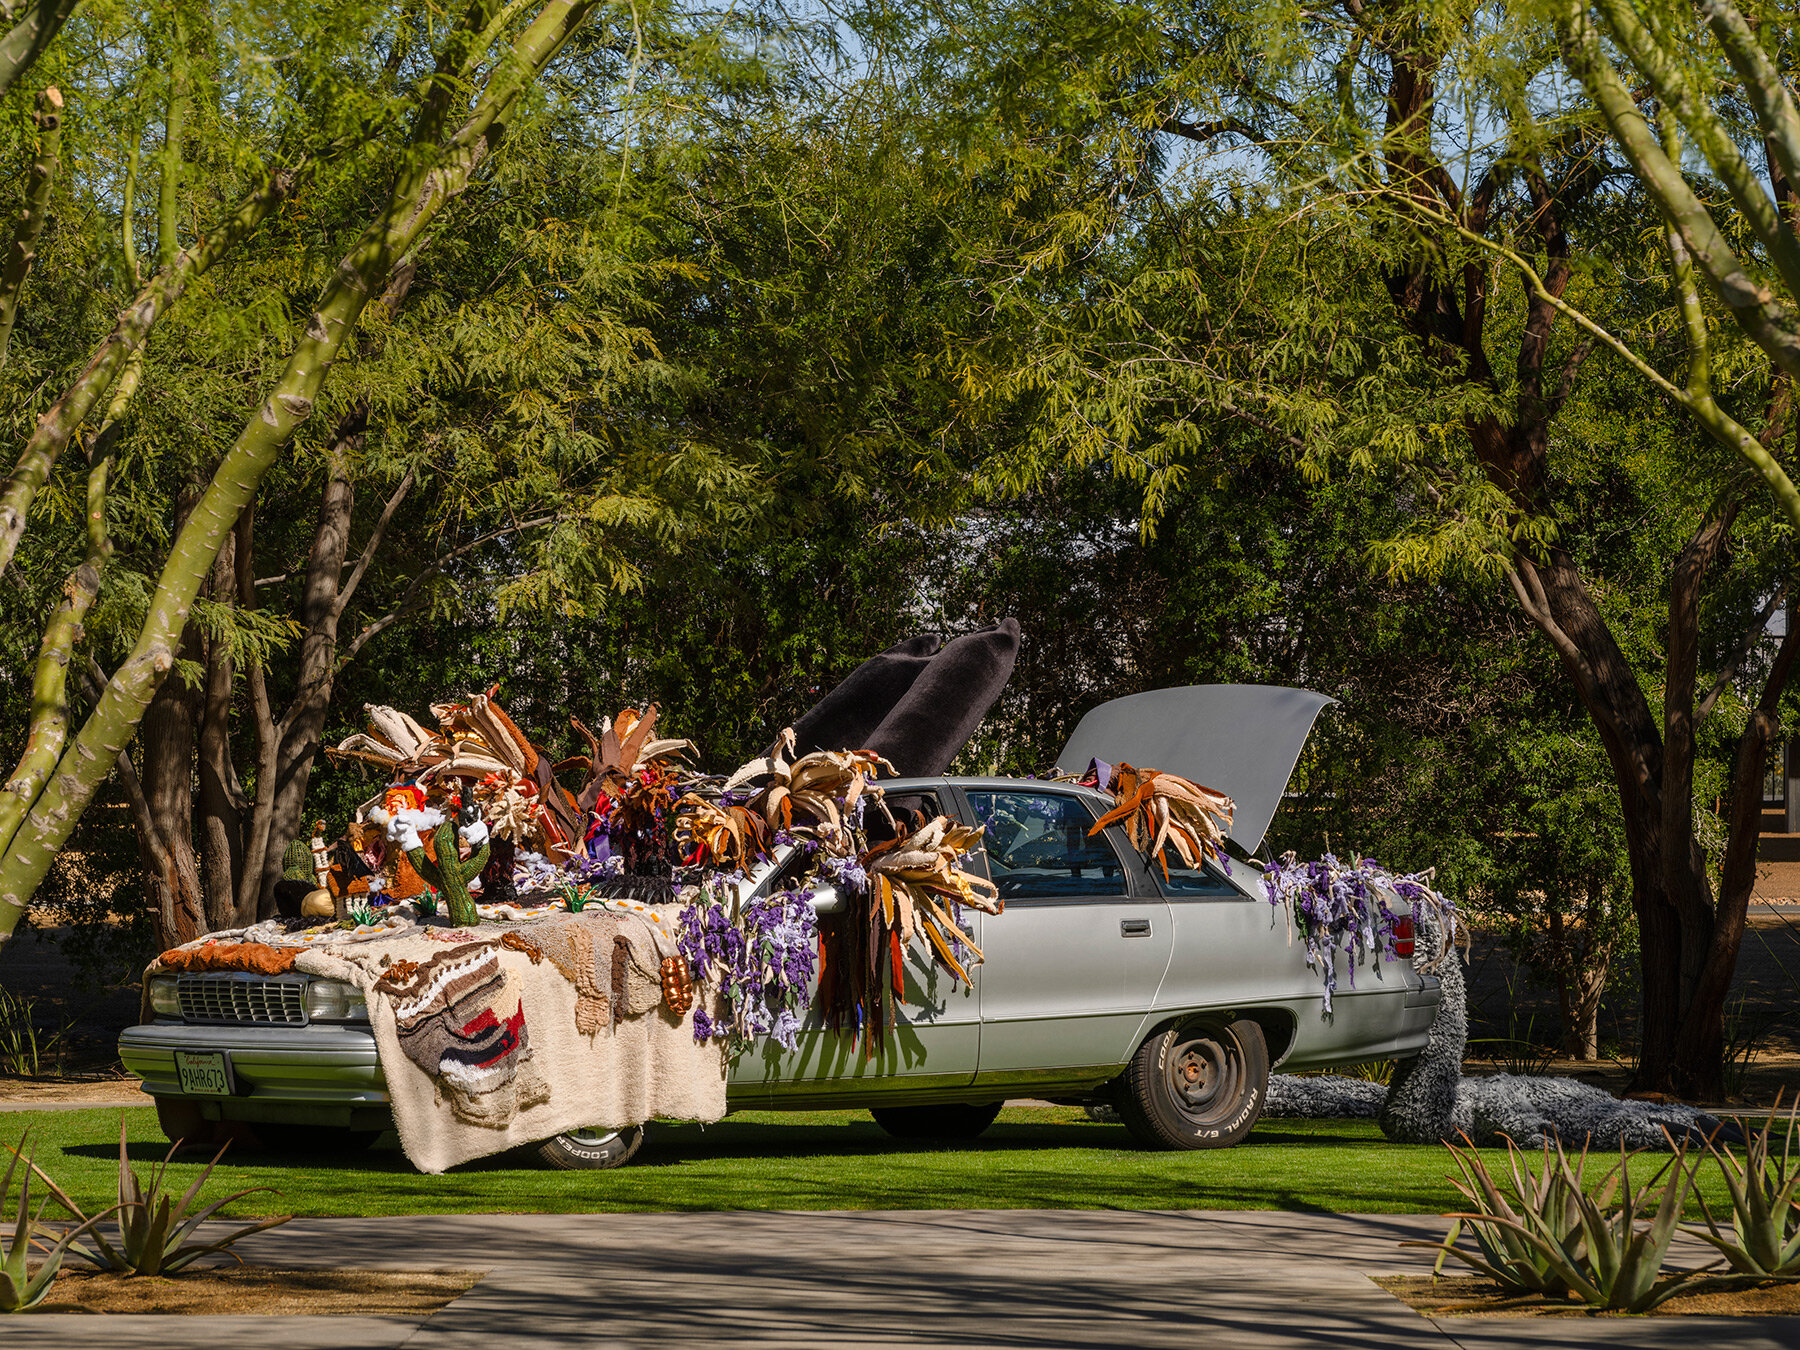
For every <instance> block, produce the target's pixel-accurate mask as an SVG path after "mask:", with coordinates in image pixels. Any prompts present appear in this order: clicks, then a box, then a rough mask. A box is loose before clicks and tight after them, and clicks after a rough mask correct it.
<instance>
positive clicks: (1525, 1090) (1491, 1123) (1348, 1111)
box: [1263, 1073, 1736, 1149]
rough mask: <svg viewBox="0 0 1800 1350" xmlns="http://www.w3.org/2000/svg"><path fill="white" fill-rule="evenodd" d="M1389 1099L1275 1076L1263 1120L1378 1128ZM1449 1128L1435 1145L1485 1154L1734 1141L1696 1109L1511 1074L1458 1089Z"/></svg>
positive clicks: (1333, 1082)
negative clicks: (1459, 1143) (1469, 1146)
mask: <svg viewBox="0 0 1800 1350" xmlns="http://www.w3.org/2000/svg"><path fill="white" fill-rule="evenodd" d="M1387 1095H1388V1090H1387V1088H1385V1087H1383V1086H1382V1085H1381V1084H1380V1083H1369V1082H1365V1081H1363V1080H1362V1079H1360V1078H1338V1077H1332V1076H1325V1077H1319V1078H1298V1077H1295V1076H1293V1075H1291V1074H1275V1075H1273V1076H1272V1077H1271V1078H1270V1079H1269V1099H1268V1105H1267V1107H1266V1108H1265V1109H1264V1111H1263V1114H1264V1115H1266V1116H1274V1117H1283V1116H1285V1117H1290V1118H1295V1117H1298V1118H1304V1119H1333V1118H1335V1119H1343V1118H1362V1119H1369V1120H1373V1119H1375V1118H1376V1117H1377V1116H1379V1115H1380V1114H1381V1110H1382V1106H1383V1104H1384V1103H1385V1102H1386V1100H1387ZM1445 1125H1446V1128H1445V1129H1444V1131H1443V1133H1442V1134H1440V1135H1438V1136H1436V1137H1437V1138H1442V1139H1448V1140H1452V1141H1454V1140H1456V1139H1457V1138H1458V1137H1459V1136H1461V1135H1464V1134H1466V1135H1468V1136H1469V1137H1470V1138H1471V1139H1473V1140H1474V1141H1475V1142H1476V1143H1477V1144H1481V1145H1483V1146H1484V1147H1499V1146H1501V1145H1502V1144H1504V1142H1505V1141H1506V1140H1507V1139H1511V1140H1512V1141H1513V1142H1514V1143H1516V1144H1519V1145H1520V1146H1522V1147H1525V1148H1536V1147H1538V1146H1540V1145H1541V1144H1543V1142H1544V1141H1545V1140H1546V1139H1561V1140H1562V1141H1563V1143H1565V1144H1568V1145H1572V1146H1576V1147H1579V1146H1580V1144H1581V1142H1582V1141H1583V1140H1584V1139H1586V1140H1591V1142H1592V1144H1593V1146H1594V1147H1596V1148H1602V1147H1604V1148H1613V1147H1617V1146H1618V1145H1619V1144H1624V1145H1625V1147H1626V1148H1634V1149H1637V1148H1643V1149H1666V1148H1668V1146H1669V1141H1668V1138H1667V1137H1666V1136H1665V1135H1664V1134H1663V1130H1664V1128H1665V1127H1666V1128H1667V1129H1668V1131H1669V1133H1670V1134H1672V1135H1674V1136H1675V1139H1676V1141H1677V1142H1679V1141H1681V1140H1682V1139H1684V1138H1686V1139H1689V1140H1691V1141H1693V1142H1695V1143H1698V1142H1699V1141H1700V1140H1701V1139H1703V1138H1705V1137H1707V1136H1708V1135H1711V1134H1713V1133H1714V1132H1715V1131H1718V1130H1721V1129H1723V1130H1724V1132H1725V1137H1731V1136H1732V1135H1734V1134H1735V1133H1736V1132H1735V1130H1734V1129H1733V1128H1732V1127H1731V1126H1722V1125H1721V1123H1720V1121H1719V1120H1718V1119H1717V1118H1716V1117H1714V1116H1709V1115H1707V1114H1706V1113H1705V1112H1704V1111H1696V1110H1695V1109H1694V1108H1692V1107H1690V1106H1676V1105H1672V1104H1664V1103H1660V1102H1634V1101H1620V1100H1618V1099H1617V1098H1616V1097H1614V1096H1613V1095H1612V1094H1611V1093H1609V1092H1606V1091H1605V1090H1604V1089H1601V1088H1597V1087H1595V1086H1593V1084H1591V1083H1582V1082H1578V1081H1576V1080H1575V1079H1573V1078H1526V1077H1521V1076H1519V1075H1516V1074H1509V1073H1502V1074H1495V1075H1494V1076H1493V1077H1491V1078H1464V1079H1462V1080H1461V1081H1460V1082H1459V1083H1458V1084H1457V1085H1456V1096H1455V1102H1454V1105H1452V1107H1451V1108H1450V1112H1449V1118H1448V1120H1447V1121H1446V1122H1445ZM1410 1142H1416V1143H1427V1142H1430V1141H1429V1140H1426V1139H1415V1140H1412V1141H1410Z"/></svg>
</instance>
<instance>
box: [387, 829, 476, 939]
mask: <svg viewBox="0 0 1800 1350" xmlns="http://www.w3.org/2000/svg"><path fill="white" fill-rule="evenodd" d="M431 845H432V849H433V851H434V852H436V854H437V861H436V862H433V861H432V860H431V859H430V858H427V857H426V856H425V850H424V849H422V848H410V849H408V850H407V851H406V856H407V858H408V859H410V860H411V862H412V865H413V870H414V871H415V872H417V873H418V874H419V875H420V876H421V877H423V878H424V879H425V881H426V883H427V884H428V885H430V886H432V887H433V888H435V889H436V890H437V891H438V892H439V893H440V894H441V895H442V896H443V897H444V901H445V903H446V905H447V907H448V908H449V911H450V922H451V923H453V924H455V925H456V926H457V927H459V928H461V927H465V926H466V925H469V924H474V923H479V922H480V921H481V918H480V916H479V915H478V914H476V913H475V897H474V896H472V895H470V894H469V882H470V881H471V880H472V879H473V878H475V877H478V876H480V875H481V869H482V868H484V867H486V866H487V860H488V846H487V845H486V844H485V843H484V844H482V846H481V847H480V848H478V849H476V850H475V852H474V853H472V854H470V855H469V857H467V858H465V859H461V860H459V859H458V858H457V856H456V826H454V825H452V824H451V823H450V822H449V821H447V820H446V821H445V822H444V823H443V824H442V825H439V826H438V827H437V828H436V829H435V830H433V831H432V832H431Z"/></svg>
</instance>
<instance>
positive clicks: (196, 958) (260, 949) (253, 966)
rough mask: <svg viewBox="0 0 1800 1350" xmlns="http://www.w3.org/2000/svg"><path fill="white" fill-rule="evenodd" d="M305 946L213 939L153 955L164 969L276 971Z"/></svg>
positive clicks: (284, 968)
mask: <svg viewBox="0 0 1800 1350" xmlns="http://www.w3.org/2000/svg"><path fill="white" fill-rule="evenodd" d="M304 950H305V949H304V948H302V947H286V948H276V947H270V946H266V945H265V944H263V943H261V942H215V943H213V944H212V945H210V946H206V947H176V948H175V949H174V950H172V951H166V952H164V953H163V954H162V955H161V956H159V957H157V958H156V959H157V961H158V963H159V964H160V965H161V966H162V967H163V969H164V970H247V971H251V972H253V973H254V974H257V975H280V974H282V973H283V972H284V971H289V970H292V969H293V968H294V962H295V961H296V960H297V959H298V958H299V956H300V953H301V952H302V951H304Z"/></svg>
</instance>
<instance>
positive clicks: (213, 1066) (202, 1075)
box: [175, 1050, 233, 1097]
mask: <svg viewBox="0 0 1800 1350" xmlns="http://www.w3.org/2000/svg"><path fill="white" fill-rule="evenodd" d="M175 1077H176V1078H177V1079H179V1080H180V1082H181V1090H182V1091H183V1092H185V1093H187V1094H188V1095H189V1096H194V1097H229V1096H231V1093H232V1087H233V1084H232V1081H231V1061H230V1060H229V1059H227V1058H226V1056H225V1052H224V1051H223V1050H177V1051H176V1052H175Z"/></svg>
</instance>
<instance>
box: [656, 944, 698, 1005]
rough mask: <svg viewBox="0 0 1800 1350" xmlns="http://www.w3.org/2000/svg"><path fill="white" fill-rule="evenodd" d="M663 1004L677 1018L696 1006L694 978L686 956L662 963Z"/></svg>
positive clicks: (671, 958) (670, 958)
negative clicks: (689, 970)
mask: <svg viewBox="0 0 1800 1350" xmlns="http://www.w3.org/2000/svg"><path fill="white" fill-rule="evenodd" d="M662 991H663V1002H664V1003H665V1004H666V1005H668V1009H669V1011H670V1012H672V1013H674V1014H675V1015H676V1016H677V1017H681V1016H683V1015H684V1014H685V1013H686V1012H687V1010H688V1009H689V1008H691V1007H693V1006H694V977H693V976H692V975H691V974H690V973H689V972H688V963H687V958H686V957H685V956H671V957H668V958H667V959H665V960H664V961H663V963H662Z"/></svg>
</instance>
